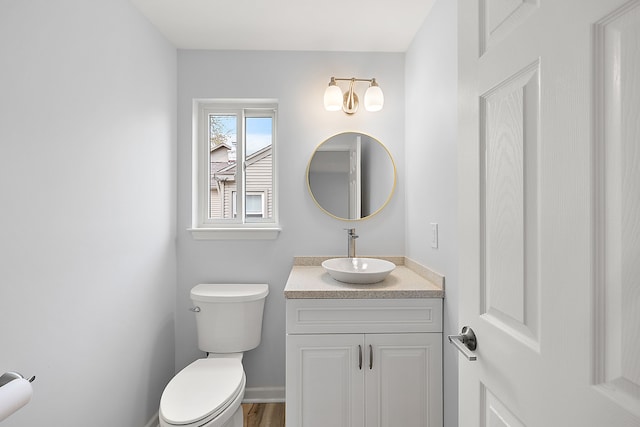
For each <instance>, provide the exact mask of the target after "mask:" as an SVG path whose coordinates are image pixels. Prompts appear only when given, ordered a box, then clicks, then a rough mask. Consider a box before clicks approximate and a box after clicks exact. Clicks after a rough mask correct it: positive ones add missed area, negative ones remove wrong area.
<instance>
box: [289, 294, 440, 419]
mask: <svg viewBox="0 0 640 427" xmlns="http://www.w3.org/2000/svg"><path fill="white" fill-rule="evenodd" d="M286 307H287V344H286V345H287V350H286V357H287V361H286V363H287V367H286V374H287V378H286V424H287V427H329V426H330V427H442V299H440V298H408V299H387V298H384V299H375V298H374V299H287V302H286Z"/></svg>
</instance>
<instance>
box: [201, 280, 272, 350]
mask: <svg viewBox="0 0 640 427" xmlns="http://www.w3.org/2000/svg"><path fill="white" fill-rule="evenodd" d="M268 293H269V285H266V284H210V283H204V284H200V285H197V286H195V287H194V288H193V289H191V300H192V301H193V304H194V305H195V306H196V307H198V308H199V309H200V310H199V311H198V310H197V309H196V326H197V328H198V348H200V350H202V351H206V352H209V353H240V352H244V351H247V350H251V349H253V348H256V347H257V346H258V345H259V344H260V337H261V336H262V313H263V309H264V300H265V298H266V297H267V294H268Z"/></svg>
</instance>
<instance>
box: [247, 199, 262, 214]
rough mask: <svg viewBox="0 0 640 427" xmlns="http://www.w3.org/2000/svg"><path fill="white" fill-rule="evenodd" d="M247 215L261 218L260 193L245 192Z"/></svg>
mask: <svg viewBox="0 0 640 427" xmlns="http://www.w3.org/2000/svg"><path fill="white" fill-rule="evenodd" d="M246 200H247V206H246V209H247V216H248V217H249V216H251V217H257V218H262V215H263V212H262V207H263V203H262V195H261V194H247V199H246Z"/></svg>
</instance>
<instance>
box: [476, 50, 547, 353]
mask: <svg viewBox="0 0 640 427" xmlns="http://www.w3.org/2000/svg"><path fill="white" fill-rule="evenodd" d="M539 67H540V63H539V61H537V60H536V61H535V62H534V63H533V64H532V65H530V66H528V67H527V68H525V69H524V70H522V71H520V72H518V73H517V74H516V75H514V76H510V77H508V78H507V79H506V80H504V81H503V82H501V83H500V84H499V85H498V86H496V87H494V88H492V89H491V90H490V91H489V92H487V93H485V94H483V95H481V96H480V102H481V104H480V121H481V126H482V127H483V130H481V136H480V155H481V156H482V158H481V159H480V167H481V170H480V179H481V189H480V197H481V204H482V206H481V224H480V225H481V227H482V229H481V233H482V235H481V238H482V241H481V245H482V247H481V250H482V254H481V256H482V265H481V268H482V270H483V277H482V280H481V283H480V286H481V288H482V300H481V304H482V307H481V313H483V316H485V317H486V320H487V321H490V322H493V323H494V324H495V325H496V326H497V327H501V328H502V329H503V330H504V331H506V332H507V333H509V334H512V335H514V336H515V337H516V338H517V339H519V340H522V341H524V342H526V343H528V344H529V345H530V346H531V347H533V348H534V349H536V350H537V349H538V329H539V325H538V319H539V313H538V311H539V305H538V292H539V286H538V278H537V268H536V266H537V260H538V245H537V241H538V238H537V233H538V222H537V221H538V215H537V209H538V207H537V188H538V182H537V176H538V166H537V157H538V156H537V147H538V140H537V137H538V134H537V129H538V126H539V123H538V118H539V112H538V106H539V93H540V91H539Z"/></svg>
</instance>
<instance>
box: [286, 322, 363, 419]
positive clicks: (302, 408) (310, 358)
mask: <svg viewBox="0 0 640 427" xmlns="http://www.w3.org/2000/svg"><path fill="white" fill-rule="evenodd" d="M360 360H362V365H363V366H362V369H360V367H359V365H360ZM364 368H365V366H364V335H362V334H335V335H332V334H327V335H287V379H286V400H287V406H286V419H287V427H363V426H364Z"/></svg>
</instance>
